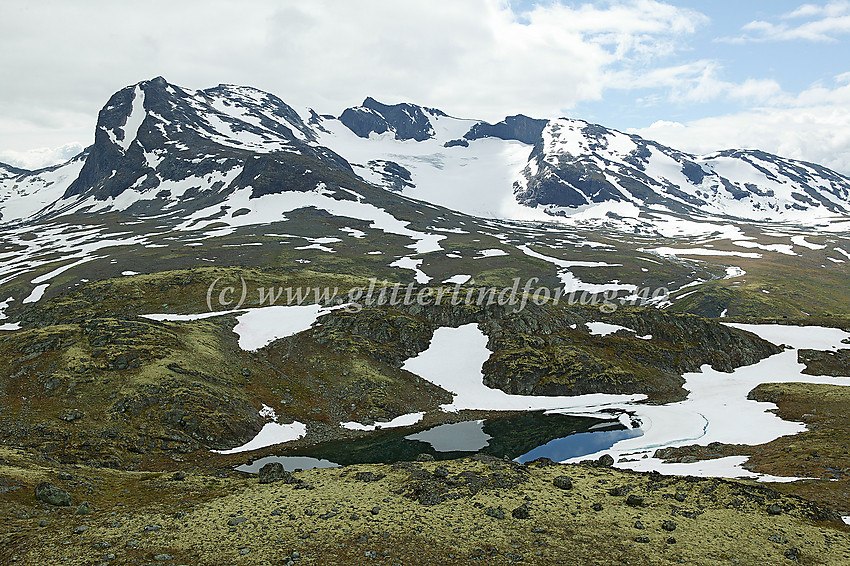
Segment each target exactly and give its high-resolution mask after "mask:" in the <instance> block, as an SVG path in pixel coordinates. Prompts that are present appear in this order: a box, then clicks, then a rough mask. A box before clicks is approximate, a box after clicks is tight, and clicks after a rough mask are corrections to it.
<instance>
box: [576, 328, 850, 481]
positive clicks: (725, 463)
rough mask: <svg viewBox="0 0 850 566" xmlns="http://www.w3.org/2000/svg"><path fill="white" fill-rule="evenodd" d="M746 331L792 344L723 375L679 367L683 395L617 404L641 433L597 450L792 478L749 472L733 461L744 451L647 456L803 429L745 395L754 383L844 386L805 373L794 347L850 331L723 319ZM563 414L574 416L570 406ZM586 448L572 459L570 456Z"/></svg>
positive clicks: (703, 471) (666, 469) (820, 345)
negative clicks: (701, 456)
mask: <svg viewBox="0 0 850 566" xmlns="http://www.w3.org/2000/svg"><path fill="white" fill-rule="evenodd" d="M729 326H732V327H735V328H739V329H741V330H747V331H750V332H753V333H755V334H757V335H759V336H760V337H762V338H763V339H765V340H768V341H770V342H773V343H774V344H787V345H789V346H791V348H792V349H789V350H785V351H783V352H781V353H779V354H776V355H773V356H771V357H769V358H766V359H764V360H762V361H760V362H758V363H756V364H753V365H750V366H744V367H741V368H738V369H736V370H735V371H734V372H732V373H723V372H719V371H716V370H714V369H712V368H711V367H709V366H707V365H706V366H703V367H702V371H701V372H696V373H687V374H685V375H684V378H685V385H684V387H685V389H687V390H688V391H689V394H688V398H687V399H686V400H684V401H680V402H678V403H671V404H668V405H656V406H651V405H622V406H621V407H620V408H621V409H622V410H624V411H625V410H628V411H634V412H635V413H636V418H637V420H639V421H640V423H641V424H640V427H641V429H642V430H643V432H644V434H643V436H641V437H638V438H631V439H627V440H623V441H621V442H618V443H617V444H615V445H614V446H613V447H612V448H611V449H609V450H606V451H605V452H607V453H610V454H612V455H613V456H614V458H615V460H616V461H617V465H618V466H620V467H625V468H630V469H634V470H643V471H647V470H658V471H660V472H662V473H666V474H683V475H688V474H690V475H708V476H724V477H750V478H756V479H759V480H760V481H794V480H795V479H798V478H777V477H774V476H765V475H760V474H755V473H753V472H750V471H748V470H745V469H743V468H742V467H741V465H742V464H743V463H744V462H746V460H747V457H745V456H730V457H727V458H718V459H713V460H708V461H700V462H695V463H664V462H662V461H661V460H660V459H658V458H655V457H654V453H655V450H657V449H659V448H667V447H675V446H687V445H691V444H696V445H700V446H706V445H708V444H710V443H712V442H721V443H728V444H747V445H756V444H763V443H766V442H770V441H772V440H775V439H776V438H779V437H780V436H786V435H790V434H797V433H799V432H802V431H804V430H805V425H803V424H802V423H798V422H788V421H784V420H782V419H780V418H779V417H778V416H777V415H776V414H774V413H773V412H770V411H771V409H775V408H776V406H775V405H774V404H773V403H765V402H759V401H752V400H749V399H747V395H748V394H749V392H750V391H751V390H752V389H753V388H755V387H757V386H758V385H760V384H762V383H788V382H804V383H824V384H830V385H842V386H848V385H850V382H848V380H847V379H846V378H832V377H816V376H810V375H805V374H803V373H802V370H803V369H804V368H805V366H804V365H803V364H800V363H797V350H798V349H800V348H810V349H815V350H832V349H837V348H839V347H840V346H841V340H843V339H845V338H847V337H848V336H850V333H847V332H844V331H842V330H838V329H834V328H821V327H795V326H783V325H748V324H729ZM570 414H581V413H578V412H573V413H570ZM599 454H602V452H600V453H598V454H593V455H589V456H583V457H581V458H575V459H573V460H572V461H578V460H581V459H584V458H587V457H590V458H592V457H594V456H598V455H599Z"/></svg>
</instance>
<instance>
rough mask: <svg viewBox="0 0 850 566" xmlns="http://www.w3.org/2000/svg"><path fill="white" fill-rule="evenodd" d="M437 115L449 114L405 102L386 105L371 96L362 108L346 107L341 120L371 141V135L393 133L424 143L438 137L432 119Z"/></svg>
mask: <svg viewBox="0 0 850 566" xmlns="http://www.w3.org/2000/svg"><path fill="white" fill-rule="evenodd" d="M434 116H447V115H446V114H445V113H444V112H442V111H441V110H437V109H436V108H424V107H422V106H416V105H415V104H408V103H404V102H403V103H400V104H393V105H387V104H382V103H380V102H378V101H377V100H375V99H374V98H372V97H371V96H369V97H366V100H364V101H363V104H362V105H360V106H357V107H354V108H346V109H345V111H343V113H342V114H341V115H340V117H339V120H340V122H342V123H343V124H345V125H346V127H348V129H350V130H351V131H352V132H354V133H355V134H357V135H358V136H359V137H361V138H368V137H369V134H371V133H376V134H383V133H385V132H393V133H394V134H395V139H397V140H416V141H424V140H426V139H429V138H431V137H433V136H434V133H435V132H434V127H433V125H432V124H431V120H430V118H431V117H434Z"/></svg>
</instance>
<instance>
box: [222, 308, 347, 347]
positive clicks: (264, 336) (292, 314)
mask: <svg viewBox="0 0 850 566" xmlns="http://www.w3.org/2000/svg"><path fill="white" fill-rule="evenodd" d="M331 310H332V309H331V308H324V307H322V306H321V305H279V306H271V307H262V308H258V309H250V310H248V311H246V312H245V313H244V314H241V315H239V316H238V317H236V320H238V321H239V323H238V324H237V325H236V326H235V327H234V328H233V332H235V333H236V334H238V335H239V347H240V348H242V349H243V350H246V351H254V350H259V349H260V348H262V347H264V346H267V345H269V344H271V343H272V342H274V341H275V340H278V339H279V338H285V337H287V336H292V335H294V334H298V333H299V332H303V331H305V330H307V329H308V328H310V327H311V326H313V323H315V322H316V319H318V318H319V317H320V316H321V315H323V314H325V313H327V312H330V311H331Z"/></svg>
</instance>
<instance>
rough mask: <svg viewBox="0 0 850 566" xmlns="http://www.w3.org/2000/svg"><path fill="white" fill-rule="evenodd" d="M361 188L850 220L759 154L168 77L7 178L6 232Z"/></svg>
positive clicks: (491, 213)
mask: <svg viewBox="0 0 850 566" xmlns="http://www.w3.org/2000/svg"><path fill="white" fill-rule="evenodd" d="M354 174H356V175H358V176H359V177H361V178H362V179H363V180H365V181H366V182H368V183H371V184H373V185H375V186H376V187H380V188H384V189H388V190H391V191H394V192H398V193H401V194H402V195H404V196H407V197H411V198H414V199H419V200H422V201H426V202H429V203H432V204H437V205H442V206H445V207H447V208H450V209H453V210H457V211H460V212H464V213H468V214H473V215H478V216H486V217H495V218H508V219H519V220H553V219H556V218H558V217H559V216H565V215H572V214H575V213H576V212H581V213H582V214H584V212H583V211H584V210H585V209H587V208H588V207H590V208H592V207H595V206H598V205H602V204H606V205H609V204H611V203H614V204H613V206H614V207H615V208H616V207H619V208H623V207H627V208H628V209H629V210H637V211H639V210H646V209H653V210H665V209H666V210H668V211H672V212H675V213H685V214H693V213H699V214H711V215H725V216H730V217H736V218H742V219H759V220H765V219H773V220H781V219H795V218H800V217H811V216H822V215H825V214H846V213H850V179H848V177H846V176H844V175H841V174H839V173H836V172H834V171H831V170H829V169H827V168H825V167H821V166H818V165H815V164H811V163H805V162H801V161H795V160H791V159H785V158H782V157H778V156H775V155H771V154H768V153H765V152H761V151H757V150H725V151H718V152H714V153H711V154H707V155H703V156H696V155H691V154H689V153H686V152H682V151H678V150H675V149H673V148H670V147H666V146H664V145H662V144H659V143H656V142H654V141H651V140H646V139H643V138H641V137H639V136H636V135H632V134H626V133H623V132H619V131H616V130H612V129H609V128H606V127H604V126H601V125H598V124H591V123H588V122H585V121H582V120H576V119H570V118H558V119H555V120H544V119H535V118H530V117H528V116H524V115H521V114H517V115H513V116H508V117H506V118H505V119H503V120H502V121H500V122H497V123H487V122H483V121H481V120H474V119H461V118H455V117H452V116H449V115H448V114H446V113H445V112H443V111H441V110H438V109H435V108H427V107H422V106H417V105H415V104H410V103H400V104H394V105H388V104H383V103H381V102H378V101H377V100H375V99H374V98H371V97H367V98H366V99H365V100H364V101H363V104H362V105H360V106H356V107H352V108H348V109H346V110H345V111H344V112H342V114H341V115H340V116H339V117H338V118H336V117H333V116H329V115H321V114H318V113H316V112H315V111H313V110H309V111H307V112H305V113H304V114H303V115H302V114H299V113H298V112H297V111H296V110H295V109H293V108H292V107H290V106H289V105H287V104H286V103H285V102H284V101H283V100H282V99H280V98H279V97H277V96H275V95H273V94H270V93H266V92H263V91H261V90H258V89H255V88H251V87H244V86H236V85H227V84H221V85H218V86H216V87H212V88H208V89H204V90H191V89H184V88H181V87H179V86H176V85H172V84H170V83H168V82H167V81H166V80H165V79H163V78H162V77H157V78H155V79H151V80H148V81H142V82H140V83H138V84H135V85H130V86H127V87H125V88H123V89H121V90H119V91H118V92H116V93H115V94H114V95H113V96H112V97H111V98H110V99H109V101H108V102H107V103H106V105H105V106H104V107H103V109H102V110H101V111H100V113H99V115H98V119H97V124H96V125H95V142H94V144H93V145H92V146H91V147H90V148H89V149H88V150H87V152H86V153H84V154H82V155H81V156H78V157H77V158H75V159H74V160H72V161H70V162H68V163H66V164H63V165H61V166H56V167H53V168H49V170H43V171H40V172H25V171H21V170H18V169H15V168H12V167H8V166H0V215H2V216H0V221H2V222H9V221H12V220H16V219H23V218H27V217H30V216H32V215H33V214H36V213H38V212H42V213H47V214H57V213H60V212H68V211H72V210H73V211H78V212H85V211H88V212H95V211H105V210H112V211H116V210H130V211H131V212H132V211H134V210H140V211H146V213H150V212H152V211H155V212H165V213H172V212H177V211H179V210H183V209H187V208H188V209H192V210H198V209H200V208H206V207H209V206H211V205H214V204H215V203H217V202H222V200H223V199H224V198H226V196H227V195H228V194H230V193H231V192H233V191H234V190H238V189H240V188H246V187H250V188H251V189H252V191H253V193H252V194H258V195H259V194H269V193H273V192H285V191H307V190H313V189H315V187H317V186H319V184H320V183H322V184H323V185H322V186H326V187H327V186H334V185H335V184H336V183H337V181H339V180H340V179H342V177H339V178H337V177H338V175H342V176H343V177H345V178H354V177H353V175H354ZM335 176H337V177H335ZM332 177H333V178H334V179H337V181H334V180H332V179H331V178H332ZM603 208H604V207H603Z"/></svg>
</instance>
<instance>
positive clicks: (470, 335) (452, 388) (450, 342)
mask: <svg viewBox="0 0 850 566" xmlns="http://www.w3.org/2000/svg"><path fill="white" fill-rule="evenodd" d="M489 357H490V351H489V350H488V349H487V336H486V335H485V334H484V333H483V332H481V330H480V329H479V328H478V325H477V324H475V323H473V324H466V325H463V326H460V327H458V328H445V327H444V328H438V329H437V330H436V331H434V337H433V339H432V340H431V346H430V347H429V348H428V349H427V350H425V351H424V352H422V353H420V354H419V355H418V356H416V357H414V358H410V359H409V360H407V361H406V362H405V363H404V365H403V366H402V368H403V369H406V370H407V371H409V372H411V373H415V374H416V375H418V376H419V377H421V378H423V379H426V380H428V381H430V382H431V383H433V384H435V385H438V386H440V387H442V388H443V389H445V390H446V391H449V392H451V393H453V394H454V399H453V401H452V402H451V403H449V404H446V405H442V406H441V408H442V409H443V410H444V411H451V412H455V411H460V410H463V409H478V410H493V411H534V410H541V409H574V408H577V407H595V408H597V409H601V408H602V407H604V406H605V405H608V404H611V403H617V402H624V401H636V400H640V399H643V398H645V395H604V394H591V395H579V396H575V397H566V396H564V397H546V396H533V395H509V394H507V393H505V392H504V391H502V390H500V389H491V388H489V387H487V386H486V385H484V381H483V379H484V376H483V374H482V373H481V366H482V365H483V364H484V362H485V361H487V359H488V358H489Z"/></svg>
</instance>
